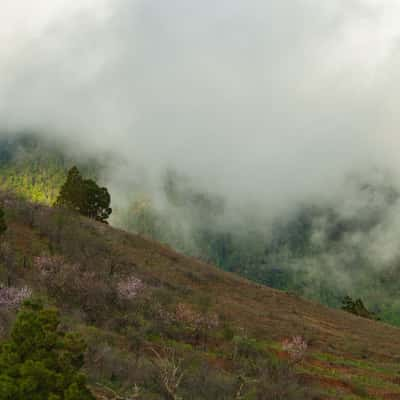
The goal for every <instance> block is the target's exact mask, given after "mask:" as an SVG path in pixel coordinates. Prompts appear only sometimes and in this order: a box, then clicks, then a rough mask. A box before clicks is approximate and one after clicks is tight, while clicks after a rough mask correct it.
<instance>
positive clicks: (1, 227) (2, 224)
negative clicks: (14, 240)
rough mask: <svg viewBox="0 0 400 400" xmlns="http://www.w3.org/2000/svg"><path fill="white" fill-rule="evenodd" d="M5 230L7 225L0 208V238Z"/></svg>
mask: <svg viewBox="0 0 400 400" xmlns="http://www.w3.org/2000/svg"><path fill="white" fill-rule="evenodd" d="M6 230H7V224H6V220H5V217H4V210H3V209H2V208H0V236H1V235H2V234H3V233H4V232H5V231H6Z"/></svg>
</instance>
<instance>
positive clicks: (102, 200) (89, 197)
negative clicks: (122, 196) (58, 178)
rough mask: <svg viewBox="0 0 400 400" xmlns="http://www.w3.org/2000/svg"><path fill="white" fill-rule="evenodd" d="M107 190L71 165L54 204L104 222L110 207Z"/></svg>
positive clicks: (109, 212)
mask: <svg viewBox="0 0 400 400" xmlns="http://www.w3.org/2000/svg"><path fill="white" fill-rule="evenodd" d="M110 203H111V197H110V194H109V193H108V190H107V189H106V188H104V187H99V186H98V185H97V183H96V182H95V181H94V180H92V179H83V178H82V176H81V174H80V172H79V170H78V168H77V167H72V168H71V169H70V170H69V172H68V176H67V180H66V182H65V183H64V185H63V186H62V187H61V190H60V194H59V196H58V198H57V201H56V206H59V207H67V208H69V209H71V210H73V211H76V212H79V213H80V214H82V215H84V216H86V217H88V218H92V219H95V220H96V221H100V222H106V221H107V219H108V217H109V216H110V214H111V212H112V209H111V208H110Z"/></svg>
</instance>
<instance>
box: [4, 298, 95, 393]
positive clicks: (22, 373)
mask: <svg viewBox="0 0 400 400" xmlns="http://www.w3.org/2000/svg"><path fill="white" fill-rule="evenodd" d="M59 325H60V318H59V314H58V312H57V310H55V309H45V308H43V306H42V305H41V304H40V303H34V302H30V303H26V305H25V306H24V308H23V309H22V311H20V312H19V314H18V316H17V319H16V321H15V323H14V327H13V329H12V332H11V339H10V340H9V341H8V342H5V343H3V344H2V346H1V347H0V400H26V399H32V400H49V399H51V400H78V399H79V400H94V397H93V396H92V394H91V393H90V391H89V390H88V389H87V387H86V379H85V376H84V375H82V374H81V373H80V372H79V370H80V369H81V368H82V366H83V362H84V350H85V344H84V342H83V341H82V339H81V338H80V336H79V335H77V334H74V333H68V334H65V333H63V332H61V331H60V329H59Z"/></svg>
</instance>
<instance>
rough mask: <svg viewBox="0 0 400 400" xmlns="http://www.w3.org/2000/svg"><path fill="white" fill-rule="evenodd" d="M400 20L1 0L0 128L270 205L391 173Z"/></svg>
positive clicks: (175, 2) (387, 3) (282, 9)
mask: <svg viewBox="0 0 400 400" xmlns="http://www.w3.org/2000/svg"><path fill="white" fill-rule="evenodd" d="M399 21H400V2H399V1H398V0H329V1H322V0H268V1H266V0H201V1H194V0H168V1H165V0H74V1H70V0H36V1H34V2H33V1H32V0H3V2H2V10H1V13H0V129H1V130H2V131H4V132H8V133H10V132H17V131H20V130H24V129H29V130H35V131H37V132H40V133H42V134H43V135H46V136H47V137H51V138H54V139H56V140H62V141H66V143H67V144H70V145H71V146H72V147H73V149H75V151H79V152H81V151H83V150H86V151H93V152H99V151H102V150H104V149H109V150H112V152H114V153H116V154H118V156H119V157H120V160H125V161H126V163H127V164H126V165H127V167H126V168H125V169H124V174H125V176H126V177H127V179H128V176H129V175H131V174H132V173H134V172H132V171H138V170H139V169H140V168H143V169H144V170H146V171H147V173H148V174H149V175H151V176H152V177H153V178H154V177H155V178H157V176H159V175H160V174H162V172H163V171H164V170H165V168H167V167H174V168H176V169H177V170H178V171H181V172H184V173H186V174H188V175H189V176H190V177H192V178H193V179H195V180H196V182H200V183H199V184H202V185H207V186H208V188H209V190H213V191H216V192H219V193H222V194H225V195H227V196H229V198H231V199H237V200H239V201H240V202H243V201H245V202H246V201H247V200H251V201H255V200H258V201H260V202H262V203H264V204H266V206H268V207H269V208H271V209H275V208H280V207H290V206H291V205H292V204H293V203H294V202H299V201H303V200H305V199H307V198H310V197H312V198H314V197H319V196H332V195H336V194H337V193H338V191H339V187H341V186H340V185H341V181H342V179H343V178H344V177H345V176H347V175H348V174H351V173H354V172H360V171H369V170H370V168H371V167H382V168H387V169H389V170H391V171H393V172H394V174H395V177H399V178H400V158H399V156H398V154H399V146H398V145H399V144H400V139H399V132H398V127H399V116H400V113H399V110H398V108H399V103H400V102H399V97H400V90H399V89H400V52H399V43H400V42H399V38H400V24H399ZM74 146H75V147H74ZM118 171H119V173H121V170H120V169H119V170H118Z"/></svg>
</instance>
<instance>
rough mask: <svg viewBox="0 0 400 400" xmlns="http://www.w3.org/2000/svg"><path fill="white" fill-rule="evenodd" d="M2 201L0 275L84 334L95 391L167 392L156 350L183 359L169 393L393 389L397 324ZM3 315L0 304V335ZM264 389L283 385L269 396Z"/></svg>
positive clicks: (398, 385)
mask: <svg viewBox="0 0 400 400" xmlns="http://www.w3.org/2000/svg"><path fill="white" fill-rule="evenodd" d="M1 202H2V203H3V204H4V207H5V211H6V215H7V221H8V224H9V229H8V231H7V234H6V237H5V238H4V242H3V243H2V245H1V260H2V270H1V275H0V276H1V279H2V281H3V282H7V281H8V282H9V283H10V284H11V285H12V286H15V287H21V286H24V285H26V286H29V287H30V288H31V289H33V292H34V294H35V295H37V296H42V297H43V298H44V299H45V301H46V302H47V303H49V304H55V305H57V306H58V307H59V308H60V309H61V311H62V315H63V324H64V325H65V327H66V328H67V329H75V330H78V331H79V332H80V333H82V335H83V336H84V338H85V340H86V341H87V343H88V346H89V347H88V352H87V359H86V370H87V373H88V375H89V379H90V382H91V385H92V389H93V391H94V392H95V393H96V394H97V396H98V398H99V399H117V398H122V397H116V393H117V392H118V393H120V395H121V396H122V394H123V393H125V396H128V394H127V393H129V392H130V393H131V395H130V396H131V397H126V398H140V399H162V398H169V397H167V396H165V395H163V394H160V393H162V391H160V390H161V389H160V388H159V386H160V383H159V382H158V383H157V380H156V379H155V378H154V377H155V376H156V375H157V371H154V368H156V366H157V365H158V364H157V360H158V358H157V357H156V356H155V354H158V355H160V359H163V360H164V361H165V360H168V362H169V363H170V364H171V363H172V364H173V363H174V362H175V363H178V361H177V360H178V359H179V360H182V361H181V364H179V363H178V364H179V368H181V369H182V370H184V371H185V374H184V379H183V381H182V384H181V387H180V389H179V390H180V392H179V396H180V397H176V398H184V399H185V400H186V399H203V398H204V399H214V398H215V399H232V398H237V399H239V398H243V399H280V398H282V399H283V398H285V399H291V398H293V399H300V398H320V399H348V400H349V399H363V398H364V399H367V398H369V399H371V398H372V399H396V398H399V399H400V375H399V368H398V363H399V358H400V331H399V330H398V329H397V328H394V327H391V326H388V325H385V324H383V323H379V322H374V321H370V320H366V319H362V318H359V317H356V316H353V315H351V314H348V313H345V312H342V311H339V310H334V309H329V308H326V307H323V306H321V305H318V304H316V303H313V302H310V301H306V300H304V299H302V298H299V297H297V296H295V295H290V294H288V293H284V292H280V291H278V290H274V289H271V288H268V287H265V286H261V285H257V284H255V283H251V282H249V281H247V280H245V279H242V278H240V277H238V276H236V275H234V274H230V273H227V272H223V271H221V270H219V269H217V268H215V267H214V266H212V265H209V264H206V263H204V262H201V261H198V260H196V259H194V258H188V257H185V256H183V255H180V254H178V253H176V252H174V251H172V250H171V249H170V248H168V247H165V246H163V245H160V244H158V243H156V242H153V241H151V240H148V239H145V238H144V237H141V236H138V235H133V234H130V233H127V232H124V231H122V230H117V229H113V228H111V227H109V226H106V225H103V224H99V223H94V222H92V221H90V220H86V219H84V218H80V217H77V216H74V215H69V214H66V213H64V212H60V211H56V210H53V209H49V208H46V207H44V206H38V205H32V204H30V203H27V202H25V201H22V200H18V199H17V198H15V197H14V196H12V195H9V194H5V193H3V194H2V195H1ZM43 271H45V273H44V272H43ZM12 315H14V312H12V313H11V314H10V312H9V311H7V310H4V308H2V309H0V316H1V321H2V328H3V329H2V330H1V334H2V335H3V336H4V337H5V336H6V335H7V330H8V328H7V327H9V325H10V322H11V321H12ZM296 335H298V336H301V337H302V338H304V339H305V341H306V342H307V344H308V349H307V352H306V354H305V357H304V359H303V358H302V359H301V360H300V361H299V362H297V363H296V364H295V366H294V369H295V372H296V373H295V375H292V372H290V370H286V369H285V368H284V367H283V366H282V365H284V360H287V359H288V357H289V355H290V353H289V354H288V353H287V352H286V351H284V349H283V348H282V342H283V341H284V340H285V339H290V338H292V337H293V336H296ZM271 357H272V358H271ZM154 358H155V359H156V362H154ZM274 358H275V359H276V360H281V361H274V362H273V363H275V364H274V365H277V364H276V362H278V365H281V366H280V367H279V368H278V371H279V373H275V374H274V373H273V372H271V371H276V369H272V370H271V368H272V367H271V362H272V361H271V360H272V359H274ZM289 359H290V357H289ZM152 360H153V361H152ZM174 360H175V361H174ZM168 362H167V364H168ZM170 364H168V365H170ZM178 364H177V365H178ZM163 365H164V364H163ZM274 368H275V367H274ZM285 371H286V372H285ZM238 382H243V384H239V383H238ZM135 385H137V386H135ZM272 387H274V388H276V387H278V388H279V387H280V390H282V387H283V388H285V390H289V391H290V390H291V391H292V393H291V394H290V393H289V394H288V393H286V394H284V395H283V397H282V396H281V397H278V395H276V397H271V396H272V395H269V394H267V393H268V391H271V392H270V393H272V389H271V388H272ZM240 388H241V389H240ZM300 388H306V389H307V391H308V392H307V393H305V394H304V396H303V397H301V395H300ZM241 390H242V392H241ZM260 390H261V391H262V392H263V393H264V394H261V393H260ZM274 390H275V389H274ZM277 390H278V389H277ZM310 390H312V392H313V394H311V392H310ZM135 391H136V392H135ZM239 392H240V393H239ZM134 393H136V395H134ZM276 393H278V391H277V392H276ZM294 393H297V394H294ZM134 396H136V397H134ZM241 396H242V397H241ZM263 396H264V397H263ZM268 396H270V397H268Z"/></svg>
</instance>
